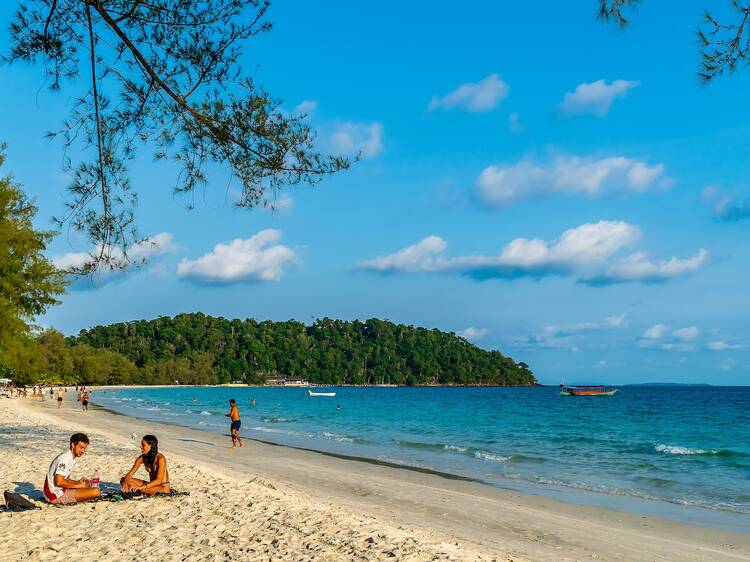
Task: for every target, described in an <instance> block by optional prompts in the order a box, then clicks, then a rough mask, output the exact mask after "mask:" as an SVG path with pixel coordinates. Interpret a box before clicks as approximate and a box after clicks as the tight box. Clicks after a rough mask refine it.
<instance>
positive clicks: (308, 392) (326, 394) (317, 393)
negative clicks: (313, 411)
mask: <svg viewBox="0 0 750 562" xmlns="http://www.w3.org/2000/svg"><path fill="white" fill-rule="evenodd" d="M307 395H308V396H336V393H335V392H313V391H312V390H308V391H307Z"/></svg>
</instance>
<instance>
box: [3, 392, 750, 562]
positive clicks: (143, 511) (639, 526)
mask: <svg viewBox="0 0 750 562" xmlns="http://www.w3.org/2000/svg"><path fill="white" fill-rule="evenodd" d="M67 396H68V399H66V400H65V401H64V404H63V408H62V409H61V410H59V411H58V410H57V409H56V405H54V404H53V403H52V402H51V401H47V402H44V403H42V402H35V401H32V400H30V399H3V400H0V431H1V432H2V433H0V448H1V449H2V456H3V459H4V463H3V467H4V470H3V473H2V477H1V478H2V486H3V489H5V490H10V491H17V492H19V493H22V494H24V495H28V496H29V497H31V498H33V499H36V500H39V499H40V498H41V488H42V485H43V481H44V474H45V472H46V469H47V466H48V465H49V462H50V461H51V460H52V458H53V457H54V456H55V455H56V454H58V453H59V452H62V451H64V450H66V449H67V446H68V445H67V444H68V438H69V436H70V434H71V433H73V432H75V431H83V432H86V433H87V434H88V435H89V437H90V438H91V444H90V446H89V450H88V452H87V453H86V455H84V457H82V459H81V460H80V461H79V463H78V464H77V465H76V467H75V470H74V473H73V477H74V478H80V477H82V476H89V475H90V474H92V473H93V472H94V470H95V469H96V468H97V467H99V468H100V472H101V475H102V480H103V482H105V483H107V484H108V485H109V486H112V485H113V483H114V482H116V481H118V480H119V478H120V476H122V475H123V474H124V473H125V472H127V470H128V469H129V468H130V466H132V463H133V461H134V459H135V457H136V455H137V454H138V452H139V451H138V444H139V442H140V436H142V435H143V434H146V433H153V434H156V435H157V436H158V438H159V447H160V451H162V452H163V453H164V454H165V455H166V456H167V459H168V462H169V473H170V482H171V484H172V487H173V489H175V490H178V491H189V492H190V496H187V497H155V498H146V499H141V500H137V501H126V502H120V503H110V502H95V503H90V504H79V505H75V506H66V507H54V506H50V505H47V504H44V503H42V502H38V503H39V505H40V506H41V507H42V509H41V510H34V511H27V512H19V513H4V514H2V517H4V518H5V521H4V525H3V526H2V528H1V529H0V558H1V559H2V560H56V559H63V558H64V559H68V560H83V559H87V560H91V559H95V560H141V559H153V560H387V559H393V560H498V561H499V560H515V561H524V560H530V561H531V560H534V561H536V560H561V561H567V560H571V561H572V560H622V561H625V560H628V561H640V560H643V561H651V560H685V561H699V560H701V561H723V560H726V561H730V560H750V535H745V534H738V533H731V532H725V531H721V530H717V529H708V528H703V527H698V526H694V525H689V524H685V523H677V522H673V521H668V520H665V519H660V518H657V517H651V516H641V515H634V514H626V513H620V512H616V511H611V510H607V509H602V508H597V507H591V506H582V505H574V504H566V503H562V502H558V501H556V500H553V499H550V498H544V497H540V496H533V495H526V494H521V493H518V492H513V491H509V490H503V489H500V488H496V487H491V486H487V485H484V484H481V483H478V482H475V481H471V480H468V479H458V478H448V477H446V476H444V475H440V474H435V473H430V472H427V471H424V472H420V471H417V470H406V469H403V468H396V467H392V466H386V465H383V464H378V463H371V462H362V461H359V460H354V459H345V458H340V457H337V456H333V455H324V454H320V453H316V452H311V451H304V450H299V449H294V448H290V447H281V446H275V445H271V444H267V443H262V442H259V441H256V440H253V439H251V438H248V437H247V436H246V437H245V446H244V447H243V448H241V449H237V450H230V449H229V448H228V446H229V439H228V437H225V436H222V435H217V434H216V433H211V432H207V431H201V430H197V429H189V428H184V427H180V426H176V425H167V424H160V423H156V422H151V421H148V422H147V421H141V420H137V419H133V418H129V417H125V416H121V415H117V414H113V413H111V412H108V411H105V410H102V409H98V408H91V409H90V411H89V412H88V413H83V412H80V411H79V409H78V403H77V402H75V400H73V399H72V398H73V393H72V392H71V393H68V395H67ZM133 434H135V435H136V439H134V438H133V437H132V436H133Z"/></svg>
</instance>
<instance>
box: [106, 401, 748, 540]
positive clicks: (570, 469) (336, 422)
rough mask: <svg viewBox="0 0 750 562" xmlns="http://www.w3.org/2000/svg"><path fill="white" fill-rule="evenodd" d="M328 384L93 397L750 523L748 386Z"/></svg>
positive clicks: (281, 437)
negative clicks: (614, 390) (609, 393)
mask: <svg viewBox="0 0 750 562" xmlns="http://www.w3.org/2000/svg"><path fill="white" fill-rule="evenodd" d="M321 390H324V391H327V392H330V391H335V392H336V393H337V395H336V397H335V398H323V397H308V396H307V395H306V389H303V388H247V387H239V388H205V387H201V388H194V387H175V388H154V389H132V390H130V389H127V390H126V389H123V390H114V391H107V392H95V393H94V396H93V401H94V402H95V403H97V404H99V405H102V406H104V407H107V408H110V409H112V410H114V411H117V412H120V413H123V414H126V415H130V416H135V417H138V418H143V419H152V420H155V421H162V422H169V423H173V424H179V425H185V426H189V427H195V428H200V429H205V430H209V431H215V432H220V433H227V432H228V421H227V418H225V417H223V414H225V413H227V412H228V411H229V408H228V405H227V401H228V399H229V398H235V399H236V400H237V403H238V405H239V407H240V411H241V415H242V434H243V435H244V436H249V437H252V438H257V439H262V440H265V441H272V442H276V443H280V444H284V445H292V446H300V447H305V448H309V449H316V450H320V451H327V452H333V453H339V454H346V455H355V456H360V457H367V458H371V459H377V460H381V461H386V462H392V463H397V464H402V465H408V466H414V467H421V468H429V469H433V470H438V471H442V472H448V473H452V474H456V475H460V476H466V477H469V478H476V479H479V480H481V481H483V482H487V483H489V484H494V485H499V486H503V487H510V488H515V489H521V490H524V491H529V490H531V491H537V492H539V493H545V492H553V491H554V492H556V493H557V495H558V496H559V495H560V494H561V493H562V494H564V493H567V492H572V491H576V492H581V493H586V494H589V495H590V494H600V496H599V498H600V499H602V498H604V499H606V498H616V497H619V498H634V499H640V500H644V501H648V500H653V501H656V502H662V503H663V504H670V505H673V506H687V507H691V508H699V509H703V510H709V511H713V512H721V513H724V514H725V516H726V515H733V516H735V517H736V521H734V522H733V525H732V526H733V527H736V528H742V527H743V526H747V528H748V529H750V526H748V523H747V522H748V521H749V520H750V519H749V516H750V388H748V387H731V388H730V387H710V388H633V387H630V388H624V389H622V390H621V391H620V392H619V393H618V394H617V395H616V396H614V397H595V398H584V397H560V396H558V394H557V389H556V388H551V387H545V388H351V387H346V388H326V389H321ZM252 398H255V399H256V406H255V407H254V408H253V407H252V406H251V399H252ZM337 405H338V406H340V409H337ZM553 495H554V494H553ZM593 503H598V504H600V505H607V504H608V502H607V501H603V500H602V501H599V502H593ZM734 523H736V525H735V524H734Z"/></svg>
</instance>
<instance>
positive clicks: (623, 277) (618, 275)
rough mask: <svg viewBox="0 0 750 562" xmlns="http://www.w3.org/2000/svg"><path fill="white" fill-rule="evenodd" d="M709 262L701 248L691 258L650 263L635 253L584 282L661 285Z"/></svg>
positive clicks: (645, 257) (707, 256) (644, 255)
mask: <svg viewBox="0 0 750 562" xmlns="http://www.w3.org/2000/svg"><path fill="white" fill-rule="evenodd" d="M708 262H709V255H708V251H707V250H705V249H703V248H701V249H700V250H698V253H697V254H696V255H694V256H693V257H691V258H687V259H678V258H676V257H673V258H671V259H669V260H662V261H652V260H650V259H648V255H647V254H646V253H645V252H637V253H635V254H631V255H630V256H628V257H626V258H624V259H623V260H621V261H620V262H618V263H616V264H614V265H612V266H610V267H609V268H608V269H607V270H606V271H605V272H604V273H603V274H601V275H598V276H595V277H591V278H589V279H587V280H586V282H587V283H589V284H592V285H611V284H614V283H626V282H632V281H639V282H643V283H661V282H664V281H668V280H670V279H675V278H678V277H683V276H685V275H689V274H691V273H693V272H695V271H697V270H698V269H700V268H701V267H703V266H705V265H706V264H708Z"/></svg>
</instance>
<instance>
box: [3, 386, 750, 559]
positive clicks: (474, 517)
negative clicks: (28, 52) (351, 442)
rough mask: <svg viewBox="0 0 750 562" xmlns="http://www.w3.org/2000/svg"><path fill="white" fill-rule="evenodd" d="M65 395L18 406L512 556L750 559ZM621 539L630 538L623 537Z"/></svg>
mask: <svg viewBox="0 0 750 562" xmlns="http://www.w3.org/2000/svg"><path fill="white" fill-rule="evenodd" d="M4 402H5V401H3V402H0V403H4ZM18 402H21V401H20V400H18ZM66 402H67V404H65V406H67V407H64V408H63V409H62V410H60V411H57V410H56V409H54V408H52V407H51V406H52V404H50V403H38V402H36V403H32V402H30V401H27V402H26V403H24V404H22V407H23V408H24V409H26V410H29V411H31V412H34V413H37V414H38V415H44V416H49V415H51V417H52V418H53V419H55V420H57V421H58V422H61V421H65V422H68V423H70V422H71V421H75V422H76V423H78V424H79V425H80V424H85V425H86V426H93V424H95V425H96V429H95V430H94V431H98V432H103V433H105V434H109V435H111V436H112V437H113V438H117V439H120V440H128V439H129V437H130V435H131V433H133V432H135V433H153V432H158V435H159V439H160V443H164V445H163V447H164V449H163V450H165V451H166V452H167V453H168V454H170V455H179V456H180V457H182V458H185V459H189V460H190V461H191V462H193V463H195V464H196V465H197V466H203V468H204V469H208V470H211V471H214V472H217V473H222V474H225V475H228V476H230V477H233V478H238V477H242V478H247V477H255V478H258V477H260V478H263V479H264V480H269V481H272V482H277V483H279V484H280V485H281V486H285V487H289V488H291V489H295V490H298V491H300V492H302V493H305V494H309V496H310V497H311V498H313V499H314V500H316V501H317V502H318V503H333V504H335V505H337V506H340V507H343V508H344V509H347V510H350V511H352V512H353V513H364V514H366V515H368V516H373V517H376V518H380V519H383V520H386V521H391V522H393V523H394V524H397V525H399V526H410V527H412V526H416V527H419V528H423V529H428V530H430V531H431V532H433V533H437V534H438V535H440V536H441V537H442V538H443V540H447V541H451V542H458V543H459V544H464V545H469V546H472V547H475V548H479V549H490V551H491V552H493V553H503V555H510V556H513V557H514V559H518V558H519V557H520V558H523V559H528V560H550V559H555V560H567V559H571V560H572V559H582V558H586V559H595V558H598V559H606V560H644V561H645V560H654V559H659V555H661V556H663V559H675V553H679V556H677V558H679V559H681V560H696V561H697V560H750V537H748V536H747V535H743V534H738V533H732V532H728V531H720V530H716V529H711V528H706V527H699V526H695V525H690V524H686V523H677V522H674V521H670V520H666V519H662V518H659V517H653V516H638V515H633V514H629V513H621V512H618V511H613V510H611V509H605V508H599V507H591V506H585V505H575V504H568V503H563V502H559V501H556V500H554V499H551V498H549V497H544V496H534V495H530V494H525V493H520V492H516V491H512V490H508V489H502V488H496V487H492V486H488V485H485V484H481V483H478V482H475V481H465V480H453V479H447V478H445V477H443V476H441V475H439V474H431V473H421V472H419V471H413V470H408V469H405V467H402V466H398V465H397V466H388V465H381V464H372V463H366V462H362V461H361V460H359V459H347V458H339V457H336V456H330V455H322V454H320V453H319V452H313V451H309V450H307V451H306V450H300V449H292V448H290V447H287V446H285V445H277V444H274V445H269V444H267V443H263V442H260V441H257V440H251V439H248V440H247V444H246V447H244V448H243V449H238V450H236V451H229V450H228V449H226V447H227V444H228V440H227V438H226V437H224V436H222V435H219V434H216V433H211V432H208V431H203V430H198V429H191V428H187V427H184V426H177V425H171V424H170V425H167V424H161V423H159V422H150V421H143V420H139V419H136V418H130V417H128V416H125V415H123V414H117V413H110V412H108V411H106V410H104V409H101V408H97V409H96V410H95V411H94V410H93V409H92V411H90V412H89V413H88V414H83V413H81V412H79V411H78V410H77V409H74V407H75V405H76V403H75V402H74V401H71V400H68V401H66ZM19 405H21V404H19ZM123 422H126V423H123ZM207 459H210V461H208V462H209V465H207V464H206V463H207ZM623 536H627V537H628V540H626V541H623ZM624 543H628V544H624ZM631 544H633V545H636V546H637V548H636V547H635V546H630V545H631Z"/></svg>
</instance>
